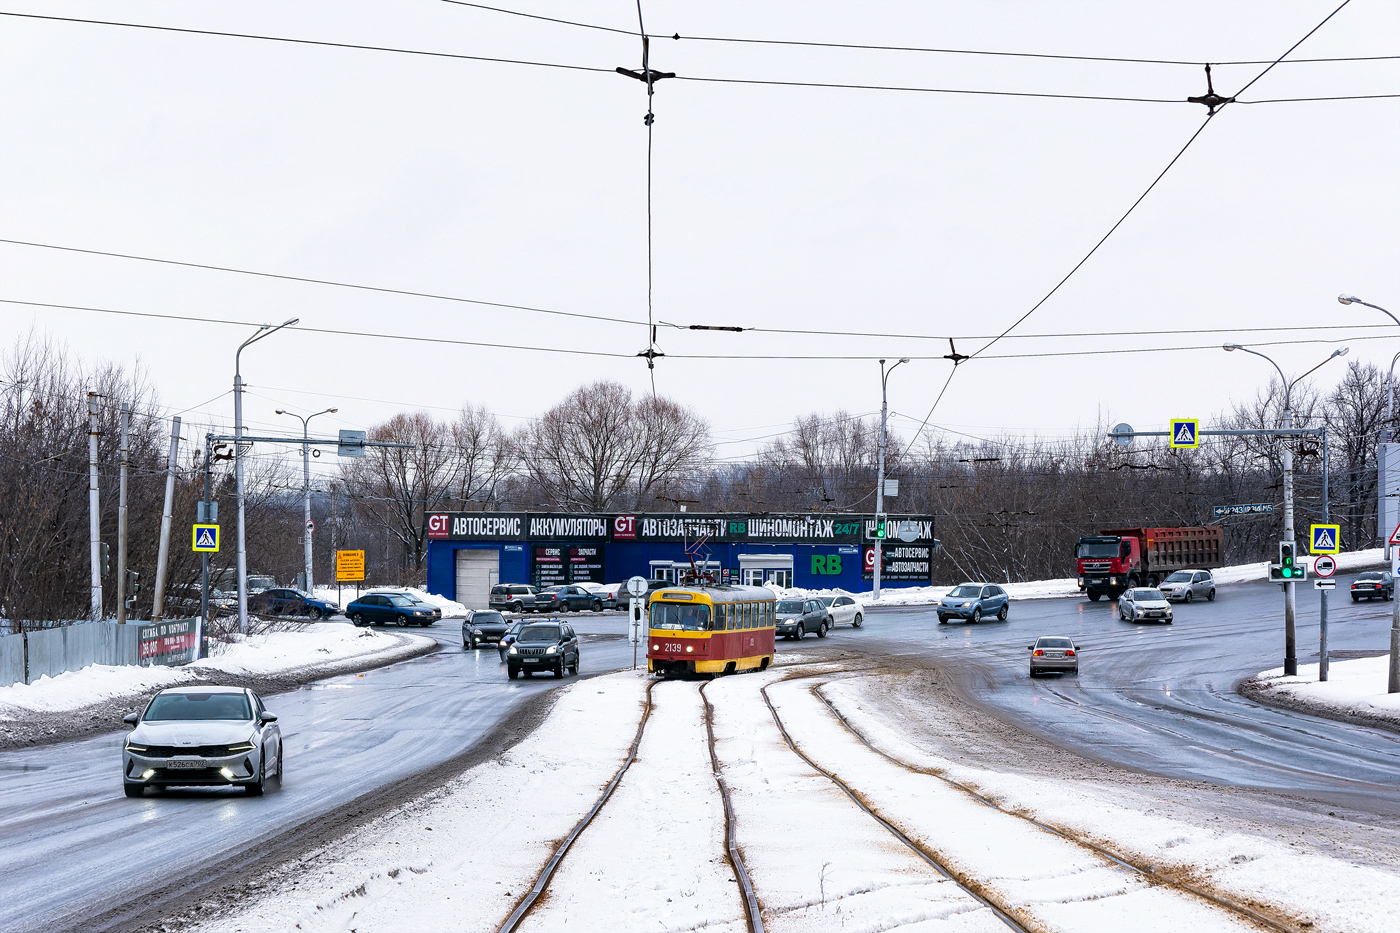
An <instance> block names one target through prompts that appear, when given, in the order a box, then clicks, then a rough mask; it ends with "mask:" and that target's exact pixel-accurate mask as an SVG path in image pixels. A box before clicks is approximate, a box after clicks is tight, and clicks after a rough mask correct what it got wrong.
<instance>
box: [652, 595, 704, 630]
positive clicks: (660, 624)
mask: <svg viewBox="0 0 1400 933" xmlns="http://www.w3.org/2000/svg"><path fill="white" fill-rule="evenodd" d="M651 627H652V628H665V629H679V630H681V631H687V632H704V631H708V630H709V628H710V607H709V606H696V605H691V604H687V603H662V602H656V603H652V604H651Z"/></svg>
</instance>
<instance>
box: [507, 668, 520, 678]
mask: <svg viewBox="0 0 1400 933" xmlns="http://www.w3.org/2000/svg"><path fill="white" fill-rule="evenodd" d="M506 674H507V676H509V677H510V679H511V680H514V679H515V678H517V677H519V676H520V668H518V667H512V668H508V669H507V670H506Z"/></svg>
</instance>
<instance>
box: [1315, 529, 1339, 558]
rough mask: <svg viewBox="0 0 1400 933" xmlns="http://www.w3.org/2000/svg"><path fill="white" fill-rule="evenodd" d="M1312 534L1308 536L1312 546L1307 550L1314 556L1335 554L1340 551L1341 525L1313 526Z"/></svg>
mask: <svg viewBox="0 0 1400 933" xmlns="http://www.w3.org/2000/svg"><path fill="white" fill-rule="evenodd" d="M1311 527H1312V534H1311V535H1309V536H1308V538H1309V540H1310V541H1311V542H1312V546H1311V547H1309V548H1308V550H1309V551H1311V552H1312V553H1314V554H1336V553H1337V552H1338V551H1340V550H1341V549H1342V526H1341V525H1313V526H1311Z"/></svg>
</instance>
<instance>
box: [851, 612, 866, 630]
mask: <svg viewBox="0 0 1400 933" xmlns="http://www.w3.org/2000/svg"><path fill="white" fill-rule="evenodd" d="M864 624H865V616H863V615H861V614H860V613H856V617H855V618H854V619H852V620H851V625H853V626H855V627H856V628H860V627H861V626H862V625H864Z"/></svg>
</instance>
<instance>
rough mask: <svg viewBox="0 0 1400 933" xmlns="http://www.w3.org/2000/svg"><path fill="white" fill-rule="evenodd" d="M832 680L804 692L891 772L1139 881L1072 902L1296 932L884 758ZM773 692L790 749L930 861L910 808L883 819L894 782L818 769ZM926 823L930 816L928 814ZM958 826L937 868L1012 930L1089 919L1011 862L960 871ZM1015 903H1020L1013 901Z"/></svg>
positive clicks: (1069, 925)
mask: <svg viewBox="0 0 1400 933" xmlns="http://www.w3.org/2000/svg"><path fill="white" fill-rule="evenodd" d="M821 676H824V675H822V674H798V675H796V676H790V677H788V678H785V679H784V680H783V681H780V682H778V683H775V684H771V685H769V686H780V685H781V684H792V683H794V682H795V681H801V680H811V679H814V678H816V677H821ZM828 682H829V681H827V682H823V683H818V684H812V685H809V686H808V687H807V690H806V691H805V692H806V693H807V694H808V695H809V696H810V697H813V698H815V699H816V700H819V701H820V702H821V704H822V705H823V707H824V708H825V711H826V712H827V713H829V714H830V717H832V718H834V720H835V722H836V723H838V724H839V726H840V728H841V729H842V730H844V731H845V732H846V733H848V734H849V735H850V736H851V737H852V738H853V739H854V740H855V741H857V742H859V743H860V745H861V746H863V747H864V748H865V749H867V750H868V751H869V752H871V753H873V754H874V755H877V756H879V758H880V759H883V760H884V761H885V762H887V763H889V764H890V765H893V766H894V768H896V769H899V770H900V771H902V772H905V773H906V774H907V775H909V776H911V777H913V778H915V779H916V780H918V779H928V778H932V779H935V780H937V781H939V782H941V783H942V784H943V785H945V786H947V787H949V788H952V789H953V790H954V791H956V792H957V794H958V795H960V796H962V797H964V798H965V799H966V798H970V799H971V800H972V801H975V803H976V805H977V806H978V807H979V808H988V809H990V810H992V811H995V812H996V813H997V814H998V816H999V817H1001V818H1006V819H1009V820H1013V821H1016V822H1019V823H1021V824H1023V825H1027V826H1029V827H1033V828H1034V831H1035V832H1036V833H1041V834H1045V835H1047V836H1049V837H1051V838H1053V839H1055V840H1060V841H1063V842H1064V843H1068V844H1069V845H1071V846H1073V847H1076V848H1078V849H1080V850H1083V851H1086V852H1087V853H1089V854H1090V855H1091V856H1092V857H1093V858H1095V859H1098V860H1101V861H1102V862H1106V863H1108V866H1106V867H1108V868H1109V869H1110V870H1111V871H1116V872H1118V873H1120V874H1121V873H1131V876H1132V877H1133V879H1134V881H1136V882H1137V884H1133V885H1126V886H1119V889H1118V890H1113V888H1114V887H1115V885H1114V883H1113V881H1112V879H1099V880H1098V882H1097V884H1098V886H1099V887H1100V890H1098V891H1095V892H1093V893H1088V894H1083V893H1081V894H1079V895H1078V896H1077V897H1076V898H1075V900H1077V901H1078V902H1079V903H1092V902H1095V901H1098V902H1102V903H1107V902H1109V901H1112V900H1113V899H1115V898H1116V899H1120V900H1125V901H1141V900H1142V899H1143V897H1144V895H1146V896H1147V897H1152V896H1153V895H1154V892H1155V893H1156V894H1157V898H1156V899H1157V901H1158V902H1157V903H1156V904H1155V905H1151V904H1144V903H1132V904H1131V905H1124V906H1125V907H1126V910H1125V914H1126V917H1125V919H1127V918H1134V920H1135V922H1134V926H1135V927H1136V928H1139V929H1144V930H1146V929H1152V928H1153V926H1154V919H1149V918H1155V921H1156V922H1158V923H1163V922H1164V923H1165V924H1166V926H1165V927H1163V929H1182V928H1186V927H1193V925H1192V924H1191V923H1188V922H1184V921H1186V919H1187V917H1186V916H1184V915H1183V908H1184V909H1185V914H1186V915H1190V916H1192V919H1195V920H1197V921H1198V922H1199V921H1202V920H1204V921H1206V922H1207V923H1209V922H1210V921H1211V920H1212V919H1213V920H1214V921H1215V922H1214V923H1213V924H1211V926H1209V927H1206V926H1199V927H1193V928H1199V929H1207V928H1218V929H1237V930H1247V929H1253V930H1258V929H1260V928H1263V929H1268V930H1272V931H1276V933H1299V930H1298V928H1297V927H1294V926H1292V925H1287V924H1285V923H1283V922H1281V921H1279V920H1277V919H1275V918H1271V917H1268V916H1265V915H1264V914H1261V913H1259V912H1258V911H1255V910H1253V909H1251V908H1249V907H1248V906H1245V905H1242V904H1239V903H1236V902H1234V901H1232V900H1230V899H1228V898H1225V897H1222V896H1220V895H1217V894H1214V893H1212V892H1209V891H1205V890H1202V889H1201V888H1199V887H1197V886H1195V885H1193V884H1191V883H1190V882H1189V881H1187V880H1184V879H1179V878H1173V877H1168V876H1166V875H1164V874H1161V873H1158V872H1156V871H1154V870H1153V869H1152V867H1150V866H1149V867H1143V866H1139V865H1136V864H1134V863H1133V862H1132V861H1130V860H1129V859H1128V858H1127V857H1124V856H1123V855H1121V854H1118V853H1115V852H1112V851H1109V850H1108V849H1106V848H1104V847H1103V846H1101V845H1098V844H1096V843H1094V842H1092V841H1089V840H1087V839H1083V838H1081V837H1079V836H1076V835H1074V834H1072V833H1069V832H1066V831H1064V830H1061V829H1058V828H1056V827H1053V826H1050V825H1048V824H1045V823H1042V822H1040V821H1038V820H1036V819H1034V818H1033V817H1030V816H1027V815H1025V814H1022V813H1017V812H1014V811H1011V810H1006V809H1003V808H1002V807H1000V806H998V805H997V804H996V803H994V802H992V801H991V800H989V799H987V798H986V797H985V796H983V795H981V794H979V793H977V792H976V791H975V790H973V789H972V788H969V787H967V786H965V785H963V784H960V783H959V782H957V781H954V780H952V779H950V778H948V777H945V776H943V775H941V774H938V773H936V772H933V771H930V770H927V769H924V768H919V767H917V766H915V765H912V764H910V763H908V762H905V761H902V760H900V759H898V758H896V757H894V756H892V755H890V754H888V753H886V752H885V751H883V750H881V749H880V748H878V747H876V746H875V745H874V744H873V743H871V742H870V741H869V740H868V739H867V738H866V737H865V736H864V735H863V734H862V733H861V732H860V731H859V730H858V729H856V728H855V727H854V726H853V725H852V724H851V723H850V722H849V720H848V719H847V718H846V717H845V716H844V715H842V713H841V712H840V711H839V710H838V709H837V708H836V707H835V705H833V704H832V703H831V701H830V700H828V699H827V698H826V697H825V696H824V695H823V694H822V692H821V687H823V686H825V685H826V683H828ZM768 689H769V687H764V688H763V691H762V692H763V697H764V700H765V702H766V703H767V704H768V707H769V710H770V711H771V713H772V715H773V718H774V721H775V722H776V723H777V724H778V727H779V729H780V730H782V732H783V735H784V738H785V739H787V741H788V743H789V744H790V745H791V746H792V748H793V751H794V752H795V753H796V754H798V755H799V756H800V757H802V758H803V760H805V761H808V762H809V763H810V764H811V766H812V767H813V768H815V769H817V770H819V771H821V772H822V773H823V774H826V775H827V777H829V778H830V779H831V780H832V781H833V782H835V783H836V784H837V785H838V786H839V787H841V789H842V790H843V791H845V792H846V793H847V794H848V795H850V796H851V797H852V799H854V800H856V801H857V802H858V803H859V804H860V805H861V807H862V808H863V809H865V810H866V811H867V812H868V813H870V814H871V816H872V817H874V818H875V819H876V820H878V821H879V822H880V823H881V824H882V825H885V826H886V827H887V828H889V829H890V830H891V832H893V833H895V835H896V836H897V837H898V838H900V840H901V841H902V842H904V843H905V844H906V845H909V846H910V847H912V848H914V849H915V850H916V851H919V852H920V853H921V854H923V855H924V857H925V858H927V859H932V855H931V854H930V853H928V852H926V851H925V849H924V846H922V845H920V844H919V843H917V842H914V841H913V840H912V839H910V837H909V835H906V834H905V833H904V832H902V831H900V830H898V829H896V828H895V827H894V826H893V821H895V820H898V821H899V822H901V823H903V824H905V825H908V824H909V823H911V822H912V823H914V824H915V825H917V824H918V822H919V816H917V815H915V814H914V813H912V812H910V811H908V810H907V809H906V810H905V811H903V812H902V813H901V814H900V815H899V816H898V817H895V816H893V815H891V816H890V817H886V816H884V815H882V812H881V810H882V808H881V807H879V805H878V803H879V800H881V799H883V800H885V801H898V800H899V799H900V796H901V795H900V794H899V793H898V788H894V787H892V785H891V784H885V785H883V786H873V785H874V784H875V783H876V782H877V781H879V780H880V777H882V776H880V775H876V776H874V777H873V778H872V777H871V775H872V771H871V769H868V768H860V767H857V766H856V765H855V763H854V762H852V761H851V760H850V758H849V756H845V757H842V758H840V759H839V760H841V761H843V762H846V763H847V764H849V765H851V771H852V773H860V774H861V775H862V776H863V777H866V778H867V780H866V782H865V783H866V785H867V786H866V787H864V788H860V787H856V786H853V785H852V784H849V783H847V782H846V781H844V780H843V779H842V778H841V777H839V776H838V775H837V774H836V773H834V772H832V771H829V770H828V769H827V768H824V767H823V766H822V765H820V764H818V763H817V762H816V761H815V760H813V758H812V757H811V756H809V754H808V753H807V752H804V751H803V750H802V749H801V747H800V746H799V743H798V742H797V741H795V740H794V739H793V738H792V736H791V734H790V733H789V731H788V729H787V728H786V727H785V726H784V724H783V721H782V714H781V713H780V712H779V709H778V707H777V705H775V704H774V703H773V701H772V699H771V697H770V696H769V694H768ZM806 724H808V725H809V726H810V724H811V718H810V717H807V718H806ZM902 796H903V797H904V799H905V800H906V801H913V800H918V801H920V802H921V803H923V804H924V805H925V807H926V808H927V807H928V805H930V804H933V803H937V802H941V801H931V800H928V798H927V796H926V795H925V794H920V793H917V792H915V793H913V794H910V793H907V791H906V793H905V794H903V795H902ZM925 818H927V817H926V816H925ZM955 822H956V821H955V820H954V819H949V820H948V821H947V822H946V823H940V829H941V830H942V832H941V834H940V836H939V837H938V838H939V842H941V843H942V845H943V856H944V857H943V858H942V859H940V860H939V867H940V870H942V871H946V872H948V873H949V874H950V877H952V878H953V879H954V880H955V881H957V882H958V883H959V884H960V885H962V886H963V887H964V888H965V889H967V890H969V892H970V893H973V894H974V896H976V897H978V898H979V899H982V900H983V901H984V902H986V903H988V904H989V905H991V904H992V899H995V902H996V906H995V909H996V910H997V912H998V915H999V916H1001V917H1003V918H1008V915H1014V916H1017V917H1020V918H1021V919H1022V920H1023V921H1024V922H1025V923H1026V924H1027V926H1018V925H1015V921H1012V920H1010V919H1007V922H1008V925H1011V926H1013V928H1015V929H1036V930H1041V929H1075V928H1077V927H1078V925H1079V924H1081V923H1083V922H1084V921H1085V920H1087V919H1089V918H1088V917H1084V916H1080V917H1073V916H1066V915H1064V914H1063V912H1061V911H1057V910H1055V909H1054V908H1055V907H1056V905H1055V904H1054V897H1053V895H1052V896H1051V897H1050V898H1045V899H1043V900H1042V899H1040V898H1037V897H1034V896H1032V897H1026V896H1025V891H1024V890H1022V891H1021V892H1016V891H1015V888H1016V887H1017V885H1016V881H1017V880H1018V879H1015V878H1014V877H1012V872H1013V871H1014V867H1013V866H1011V865H998V866H997V867H996V868H995V869H993V870H992V871H990V872H988V871H986V870H984V871H981V872H974V871H973V870H972V869H970V868H969V867H961V866H966V865H968V864H969V863H970V862H971V861H972V860H973V859H972V858H969V856H970V855H972V854H973V853H972V852H971V851H970V850H972V849H974V848H977V847H976V846H965V847H964V850H965V851H964V852H962V853H960V854H956V853H954V854H950V849H953V848H956V846H950V842H951V840H952V839H953V838H954V837H956V836H957V835H958V833H957V830H956V828H954V823H955ZM961 822H962V824H963V826H964V827H965V828H968V827H973V826H975V825H976V824H977V823H978V822H980V821H977V820H976V819H975V817H974V819H973V820H971V821H969V820H967V819H965V818H964V819H963V820H961ZM984 831H985V832H986V835H987V836H988V837H990V836H991V835H994V830H991V828H990V827H984ZM910 833H911V834H912V835H914V836H923V837H924V838H929V837H930V836H931V835H932V834H921V833H919V832H917V831H916V830H914V829H911V830H910ZM1033 841H1034V840H1033V838H1032V839H1022V840H1021V841H1020V845H1021V846H1022V847H1024V846H1025V845H1026V844H1027V843H1028V842H1033ZM991 847H992V846H991V845H988V846H983V848H991ZM1045 854H1048V853H1042V855H1045ZM1042 863H1043V864H1045V865H1059V866H1071V867H1070V868H1069V872H1068V873H1065V872H1064V869H1063V868H1061V869H1060V871H1061V873H1065V874H1073V873H1077V874H1079V875H1088V874H1089V873H1090V872H1092V871H1093V868H1092V867H1091V866H1073V865H1072V860H1071V859H1067V858H1064V856H1063V853H1062V854H1061V859H1060V860H1059V861H1058V862H1057V861H1050V860H1046V859H1043V858H1042ZM1101 867H1105V866H1101ZM974 873H975V874H992V875H994V877H992V878H990V879H989V880H988V881H986V882H982V881H978V880H976V879H975V878H974V877H972V876H973V874H974ZM1022 880H1026V881H1032V880H1033V881H1038V882H1040V883H1041V884H1039V885H1037V884H1034V883H1033V884H1031V885H1021V886H1020V887H1022V888H1023V889H1025V888H1034V887H1038V886H1039V887H1043V882H1044V881H1045V880H1046V878H1045V877H1044V876H1042V877H1041V878H1038V879H1029V878H1028V879H1022ZM1104 881H1107V882H1108V884H1107V886H1106V887H1105V886H1104V884H1103V882H1104ZM1093 884H1094V883H1093V882H1092V881H1091V886H1093ZM1164 889H1170V891H1171V893H1172V894H1174V895H1176V897H1175V898H1173V900H1176V901H1178V902H1179V903H1176V904H1170V903H1162V902H1161V897H1160V893H1161V892H1163V890H1164ZM1013 901H1014V902H1018V903H1013ZM1181 902H1184V903H1181ZM1201 902H1205V903H1201ZM1058 906H1060V907H1070V908H1071V909H1072V908H1073V904H1061V905H1058ZM1220 911H1225V912H1227V913H1228V914H1229V915H1231V916H1229V917H1222V916H1220V913H1219V912H1220ZM1057 913H1060V914H1061V915H1060V916H1056V914H1057ZM1095 919H1097V920H1100V921H1101V920H1102V919H1103V917H1102V916H1099V917H1096V918H1095ZM1221 921H1225V923H1224V925H1222V924H1221Z"/></svg>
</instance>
